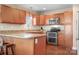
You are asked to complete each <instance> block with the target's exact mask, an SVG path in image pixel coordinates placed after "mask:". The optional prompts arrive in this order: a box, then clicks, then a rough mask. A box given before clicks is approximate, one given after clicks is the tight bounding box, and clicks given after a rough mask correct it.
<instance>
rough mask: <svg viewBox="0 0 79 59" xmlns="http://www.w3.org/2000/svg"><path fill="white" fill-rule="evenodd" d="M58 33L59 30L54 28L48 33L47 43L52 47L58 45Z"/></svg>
mask: <svg viewBox="0 0 79 59" xmlns="http://www.w3.org/2000/svg"><path fill="white" fill-rule="evenodd" d="M58 31H60V30H59V29H56V28H53V29H51V30H50V31H47V43H48V44H52V45H57V44H58Z"/></svg>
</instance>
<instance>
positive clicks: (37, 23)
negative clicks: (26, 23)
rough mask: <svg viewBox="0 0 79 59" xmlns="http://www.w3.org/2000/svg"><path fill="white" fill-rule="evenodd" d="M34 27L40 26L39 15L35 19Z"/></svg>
mask: <svg viewBox="0 0 79 59" xmlns="http://www.w3.org/2000/svg"><path fill="white" fill-rule="evenodd" d="M33 25H36V26H37V25H40V16H39V15H35V16H34V18H33Z"/></svg>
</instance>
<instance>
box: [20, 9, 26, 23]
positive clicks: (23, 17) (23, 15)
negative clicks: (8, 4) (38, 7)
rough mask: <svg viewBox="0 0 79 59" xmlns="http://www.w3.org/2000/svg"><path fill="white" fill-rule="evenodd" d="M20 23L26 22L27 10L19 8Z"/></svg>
mask: <svg viewBox="0 0 79 59" xmlns="http://www.w3.org/2000/svg"><path fill="white" fill-rule="evenodd" d="M19 23H26V12H25V11H23V10H19Z"/></svg>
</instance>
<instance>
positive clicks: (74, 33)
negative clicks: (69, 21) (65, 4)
mask: <svg viewBox="0 0 79 59" xmlns="http://www.w3.org/2000/svg"><path fill="white" fill-rule="evenodd" d="M77 11H79V5H73V49H74V50H75V49H77V41H76V39H77V23H76V22H77V20H78V19H77Z"/></svg>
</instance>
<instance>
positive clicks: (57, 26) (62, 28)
mask: <svg viewBox="0 0 79 59" xmlns="http://www.w3.org/2000/svg"><path fill="white" fill-rule="evenodd" d="M42 27H43V29H44V30H45V31H49V30H50V29H51V28H59V29H60V30H64V26H63V25H48V26H42Z"/></svg>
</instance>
